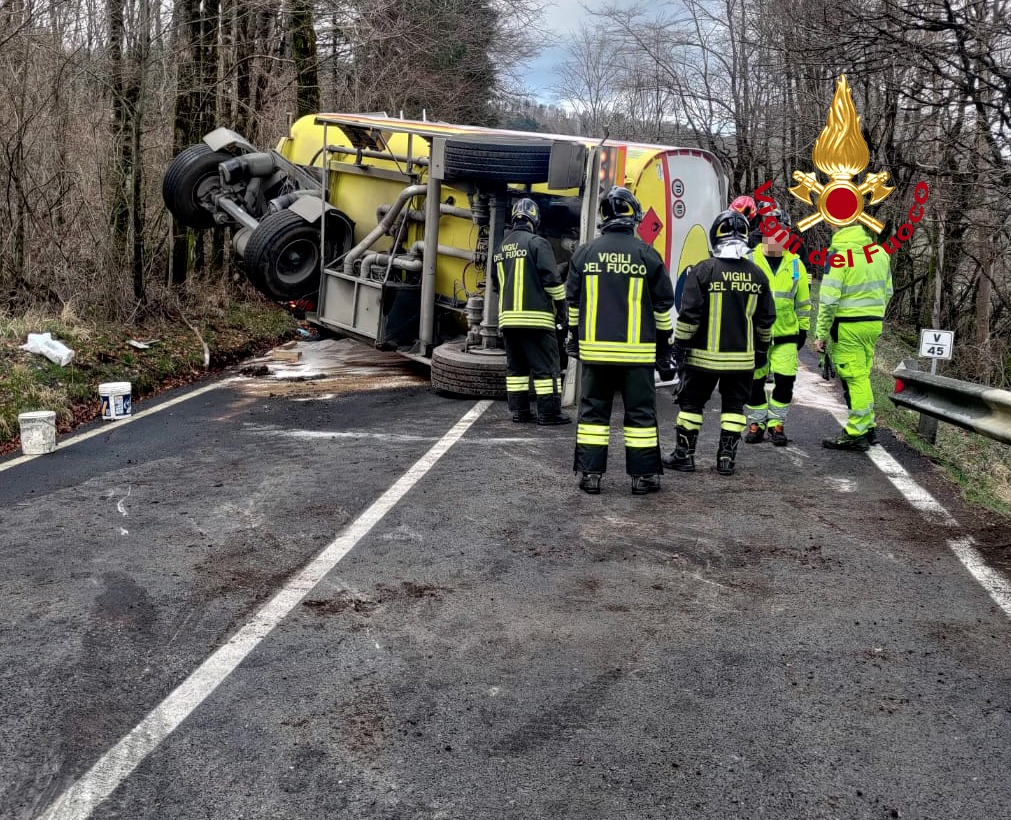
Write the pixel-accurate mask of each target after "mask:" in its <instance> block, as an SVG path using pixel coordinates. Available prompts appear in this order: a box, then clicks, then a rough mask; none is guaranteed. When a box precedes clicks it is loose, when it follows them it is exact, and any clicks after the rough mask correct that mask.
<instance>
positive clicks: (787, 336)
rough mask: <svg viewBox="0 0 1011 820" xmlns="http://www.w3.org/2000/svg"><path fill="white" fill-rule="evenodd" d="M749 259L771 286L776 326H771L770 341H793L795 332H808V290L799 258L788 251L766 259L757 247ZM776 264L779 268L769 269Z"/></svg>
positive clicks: (809, 297)
mask: <svg viewBox="0 0 1011 820" xmlns="http://www.w3.org/2000/svg"><path fill="white" fill-rule="evenodd" d="M752 260H753V261H754V263H755V264H756V265H758V267H759V268H761V269H762V271H763V272H764V273H765V275H766V276H768V277H769V284H770V285H771V286H772V298H773V301H774V302H775V303H776V323H775V324H774V325H773V326H772V341H773V344H775V343H776V342H777V341H778V340H780V339H782V340H783V341H786V340H790V341H793V339H792V338H791V337H796V335H797V331H800V330H810V329H811V288H810V283H809V282H808V278H807V268H805V267H804V263H803V262H801V261H800V257H799V256H797V254H795V253H790V251H783V256H782V257H781V258H780V259H778V260H777V259H775V258H774V257H771V256H766V255H765V253H764V249H763V248H762V246H761V245H759V246H758V247H757V248H755V250H754V252H753V253H752ZM776 261H778V262H779V267H777V268H776V269H775V270H773V268H772V266H773V264H774V263H775V262H776Z"/></svg>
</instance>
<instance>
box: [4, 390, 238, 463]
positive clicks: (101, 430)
mask: <svg viewBox="0 0 1011 820" xmlns="http://www.w3.org/2000/svg"><path fill="white" fill-rule="evenodd" d="M236 381H240V379H239V377H238V376H233V377H231V378H228V379H222V380H221V381H216V382H214V383H213V384H208V385H205V386H204V387H198V388H197V389H196V390H191V391H190V392H189V393H184V394H183V395H181V396H176V397H175V398H174V399H169V400H168V401H163V402H162V403H161V404H156V405H155V406H154V407H151V408H148V409H147V410H141V411H140V412H139V413H133V414H131V415H129V416H127V417H126V418H125V419H118V420H116V421H110V422H103V425H104V426H102V427H96V428H95V429H94V430H90V431H88V432H87V433H81V434H80V435H77V436H73V437H71V438H68V439H66V440H65V441H60V442H57V444H56V451H55V452H59V451H60V450H63V449H65V448H67V447H71V446H73V445H74V444H78V443H80V442H82V441H87V440H88V439H89V438H94V437H95V436H104V435H106V434H107V433H111V432H113V431H114V430H116V429H117V428H119V427H122V426H123V425H124V424H130V423H132V422H135V421H138V420H139V419H143V418H147V417H148V416H153V415H154V414H155V413H160V412H161V411H162V410H168V409H169V408H170V407H175V405H177V404H182V403H183V402H184V401H189V400H190V399H195V398H196V397H197V396H202V395H203V394H204V393H209V392H210V391H211V390H217V389H218V388H219V387H221V386H223V385H226V384H231V383H232V382H236ZM40 455H45V454H40ZM40 455H33V456H18V457H17V458H12V459H11V460H10V461H5V462H3V464H0V473H2V472H3V471H4V470H9V469H10V468H11V467H17V466H18V465H19V464H24V463H25V462H27V461H31V460H32V459H33V458H39V457H40Z"/></svg>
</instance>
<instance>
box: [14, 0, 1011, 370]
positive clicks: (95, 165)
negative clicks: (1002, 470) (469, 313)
mask: <svg viewBox="0 0 1011 820" xmlns="http://www.w3.org/2000/svg"><path fill="white" fill-rule="evenodd" d="M543 12H544V6H543V5H542V4H540V3H539V2H538V0H0V85H2V87H0V188H2V190H0V316H3V315H4V314H6V315H17V314H18V313H20V312H24V311H27V310H41V311H49V312H52V313H54V314H57V315H59V314H60V313H64V314H66V313H67V312H68V311H69V312H70V313H71V314H72V315H78V316H87V317H101V318H103V319H108V320H112V321H127V320H129V319H130V318H132V317H136V316H138V315H141V314H144V313H146V312H157V311H158V310H160V309H162V307H163V306H164V305H165V304H167V303H168V302H169V301H170V300H172V299H176V298H178V295H179V294H180V293H185V292H192V291H194V290H199V289H201V288H204V287H211V286H220V284H221V283H222V282H226V283H227V282H229V281H233V280H234V278H235V276H236V274H235V272H234V270H233V268H234V265H233V264H232V260H231V259H230V257H229V251H228V248H227V245H226V243H224V242H223V241H222V240H221V239H220V237H218V238H215V236H214V234H215V233H216V232H211V231H207V232H200V233H196V234H195V233H194V232H192V231H188V230H186V229H183V228H181V227H179V226H176V225H173V223H172V220H171V218H170V216H169V215H168V213H167V212H166V210H165V208H164V205H163V204H162V199H161V180H162V175H163V173H164V169H165V167H166V166H167V164H168V163H169V161H170V160H171V158H172V157H173V156H175V155H176V154H177V153H178V152H179V151H181V150H182V149H184V148H185V147H187V146H189V145H191V144H193V143H196V142H198V141H199V140H200V139H201V137H202V136H203V135H204V134H205V133H207V132H209V131H211V130H213V128H215V127H217V126H220V125H225V126H228V127H230V128H233V129H235V130H236V131H238V132H240V133H242V134H243V135H245V136H246V137H247V139H249V140H250V141H251V142H253V143H254V144H256V145H260V146H270V145H272V144H274V143H275V142H276V141H277V139H278V138H279V137H280V136H282V135H283V134H284V133H285V132H286V131H287V128H288V125H289V123H290V122H291V121H292V120H293V119H294V118H295V117H298V116H301V115H303V114H307V113H314V112H316V111H343V112H352V113H363V112H376V111H385V112H387V113H389V114H391V115H394V116H399V115H401V114H403V116H405V117H418V118H420V117H426V118H429V119H438V120H443V121H447V122H456V123H464V124H473V125H499V126H503V127H509V128H522V129H528V130H540V131H546V132H556V133H580V134H586V135H590V136H594V137H599V138H605V137H608V136H609V137H612V138H625V139H634V140H640V141H646V142H652V143H660V144H671V145H679V146H697V147H701V148H704V149H707V150H709V151H712V152H713V153H715V154H716V155H717V156H718V157H719V158H720V160H721V161H722V163H723V165H724V167H725V169H726V171H727V174H728V176H729V179H730V191H731V196H734V195H736V194H740V193H751V192H753V191H754V190H755V189H756V188H758V187H759V186H761V185H763V184H764V183H766V182H768V181H771V182H772V188H771V190H773V191H774V192H775V195H776V197H777V199H779V200H780V201H782V202H783V204H784V205H786V207H787V208H788V209H790V210H791V211H792V212H795V213H796V214H797V215H798V216H801V215H803V213H804V206H803V205H801V204H800V203H799V202H797V201H796V200H792V198H791V197H789V195H788V194H787V193H786V189H787V188H788V187H789V186H790V185H792V184H794V183H793V172H794V171H797V170H800V171H812V170H813V167H812V164H811V153H812V148H813V146H814V142H815V140H816V139H817V137H818V135H819V133H820V132H821V130H822V129H823V128H824V127H825V123H826V115H827V112H828V110H829V106H830V103H831V101H832V96H833V93H834V90H835V86H836V81H837V79H838V78H839V77H840V76H841V75H843V74H845V76H846V77H847V80H848V83H849V85H850V87H851V88H852V92H853V99H854V102H855V104H856V110H857V113H858V114H859V115H860V116H861V120H862V132H863V135H864V138H865V141H866V143H867V145H868V147H869V149H870V162H869V164H868V167H867V172H868V173H870V172H874V171H887V172H888V173H889V175H890V182H889V184H890V185H893V186H894V188H895V190H894V192H893V193H892V194H891V195H890V196H889V197H888V198H887V199H886V200H884V201H883V202H882V203H881V204H880V206H878V211H877V212H876V216H877V218H878V219H880V220H881V221H882V222H883V223H884V224H885V229H884V233H883V237H884V238H885V239H886V240H887V239H891V240H892V246H893V247H894V248H895V252H894V253H893V254H892V255H891V260H892V270H893V275H894V279H895V289H896V293H895V297H894V299H893V301H892V303H891V305H890V308H889V320H890V321H891V322H894V323H896V324H899V325H902V326H906V327H909V328H912V329H917V328H920V327H933V328H943V329H950V330H953V331H954V332H955V339H956V344H955V351H956V358H955V361H954V362H953V363H952V367H951V372H952V374H953V375H958V376H959V377H961V378H967V379H971V380H974V381H979V382H983V383H988V384H993V385H997V386H1005V387H1006V386H1008V384H1009V383H1011V269H1009V263H1008V259H1009V250H1011V248H1009V245H1011V204H1009V203H1011V198H1009V195H1008V191H1009V190H1011V0H964V1H963V0H920V1H919V2H908V1H907V0H848V1H847V2H845V3H843V2H837V1H836V0H828V2H814V0H790V2H787V0H765V1H764V2H748V1H747V0H680V1H679V2H660V3H654V4H650V5H648V6H644V7H641V9H640V10H633V9H631V8H630V6H629V5H628V4H614V5H612V6H599V5H598V6H595V7H593V9H592V10H591V9H587V10H586V13H585V14H584V15H582V16H581V18H580V19H581V20H582V22H581V23H579V24H578V26H577V27H576V28H574V29H573V30H570V31H548V30H546V29H545V28H544V27H543V25H542V23H541V20H542V18H543ZM548 46H551V47H553V48H557V49H560V50H561V52H562V53H563V54H564V56H563V58H562V59H561V61H560V63H559V64H558V68H557V73H556V76H555V77H554V78H553V85H554V89H555V94H556V97H557V102H555V103H554V104H545V102H544V101H541V100H536V99H532V98H531V96H530V94H529V93H528V91H527V90H526V89H524V88H523V85H522V80H521V79H520V77H521V76H522V75H521V73H520V69H521V68H522V66H523V65H524V64H526V62H527V61H529V60H531V59H533V58H534V57H535V56H537V55H538V54H539V53H540V52H541V51H542V50H543V49H545V48H546V47H548ZM918 190H919V193H918ZM925 191H929V197H928V198H927V199H926V201H925V202H923V201H922V200H923V199H924V196H923V194H924V192H925ZM787 200H791V201H787ZM918 202H919V203H920V204H921V205H922V209H921V211H917V212H915V213H916V214H917V215H918V216H919V219H918V220H913V219H912V214H913V213H914V211H913V210H912V209H913V207H914V206H915V205H916V204H917V203H918ZM914 222H915V224H914ZM805 240H806V241H807V243H808V244H809V245H810V246H813V247H822V246H824V245H826V244H828V235H827V230H826V229H825V228H824V226H816V227H814V228H812V229H811V230H810V231H809V232H808V234H807V235H806V236H805Z"/></svg>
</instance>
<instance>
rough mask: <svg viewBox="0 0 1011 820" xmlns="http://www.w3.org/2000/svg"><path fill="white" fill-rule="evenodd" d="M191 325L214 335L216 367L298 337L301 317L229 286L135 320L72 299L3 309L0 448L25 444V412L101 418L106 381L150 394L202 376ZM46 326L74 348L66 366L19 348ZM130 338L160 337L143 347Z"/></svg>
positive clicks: (61, 421) (67, 420)
mask: <svg viewBox="0 0 1011 820" xmlns="http://www.w3.org/2000/svg"><path fill="white" fill-rule="evenodd" d="M149 315H150V314H149ZM183 316H185V320H183V318H182V317H183ZM191 326H192V328H196V329H197V330H199V331H200V336H201V338H202V339H203V340H204V341H206V342H207V344H208V346H209V348H210V353H211V369H212V370H213V369H217V368H220V367H223V366H226V365H228V364H232V363H234V362H236V361H238V360H240V359H241V358H244V357H246V356H249V355H252V354H254V353H258V352H262V351H264V350H266V349H268V348H270V347H271V346H273V345H275V344H277V343H278V342H279V341H281V340H284V339H287V338H292V337H293V336H294V333H295V328H296V326H297V323H296V322H295V320H294V319H293V318H292V317H291V316H290V315H289V314H288V313H287V312H286V311H284V310H282V309H281V308H280V307H278V306H276V305H274V304H271V303H269V302H266V301H265V300H263V299H260V298H259V297H250V298H241V297H240V298H236V297H235V296H234V295H233V296H231V297H229V296H227V295H226V294H224V293H223V292H216V293H213V294H211V295H209V296H207V297H204V298H199V299H190V300H189V301H188V303H187V304H186V306H185V307H183V306H182V305H180V304H179V302H178V300H174V303H173V304H172V305H165V306H163V309H162V310H161V311H160V313H159V315H158V316H156V317H154V318H147V319H145V320H143V321H135V322H134V323H132V324H130V325H129V326H126V325H112V324H111V323H109V322H107V321H106V322H101V323H97V322H94V321H88V320H86V319H82V318H81V317H80V316H79V315H78V313H77V312H76V311H75V310H74V309H73V306H72V303H67V304H66V305H65V306H64V307H63V309H62V310H59V311H57V310H53V311H52V312H48V313H47V312H44V311H39V310H29V311H26V312H24V313H22V314H19V315H16V316H12V315H4V314H2V313H0V453H3V452H8V451H10V450H12V449H14V448H15V447H16V446H18V442H17V440H16V439H17V436H18V435H19V433H20V430H19V424H18V414H19V413H24V412H28V411H31V410H54V411H56V418H57V429H58V430H59V431H60V432H66V431H67V430H70V429H72V428H73V427H74V426H76V425H77V424H80V423H82V422H85V421H90V420H91V419H93V418H95V417H96V416H97V415H98V412H99V402H98V391H97V386H98V385H99V384H100V383H102V382H108V381H129V382H131V383H132V384H133V394H134V396H135V397H137V398H143V397H144V396H149V395H152V394H155V393H157V392H159V391H161V390H163V389H165V388H166V387H172V386H176V385H179V384H184V383H187V382H190V381H193V380H195V379H198V378H201V377H202V376H203V375H205V372H206V371H205V370H204V367H203V356H204V354H203V347H202V345H201V341H200V339H198V338H197V334H196V333H194V331H193V329H191ZM45 332H49V333H52V335H53V338H54V339H59V340H60V341H61V342H63V343H64V344H65V345H67V346H68V347H69V348H71V349H72V350H73V351H74V360H73V361H72V362H71V363H70V364H69V365H67V366H66V367H61V366H59V365H56V364H53V363H52V362H50V361H49V360H48V359H46V358H45V357H44V356H39V355H35V354H32V353H28V352H27V351H25V350H21V349H20V346H21V345H23V344H24V343H25V342H26V341H27V338H28V334H29V333H45ZM130 339H136V340H138V341H147V340H150V339H158V340H159V341H158V344H156V345H154V346H152V347H151V348H150V349H148V350H137V349H135V348H133V347H131V346H130V345H128V344H127V342H128V341H129V340H130Z"/></svg>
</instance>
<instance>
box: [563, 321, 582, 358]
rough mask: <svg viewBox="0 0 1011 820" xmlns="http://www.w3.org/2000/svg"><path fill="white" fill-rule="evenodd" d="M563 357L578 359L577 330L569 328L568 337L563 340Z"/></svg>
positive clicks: (576, 328)
mask: <svg viewBox="0 0 1011 820" xmlns="http://www.w3.org/2000/svg"><path fill="white" fill-rule="evenodd" d="M565 355H566V356H568V357H569V358H570V359H578V358H579V328H578V327H571V326H570V327H569V335H568V336H567V337H566V339H565Z"/></svg>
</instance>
